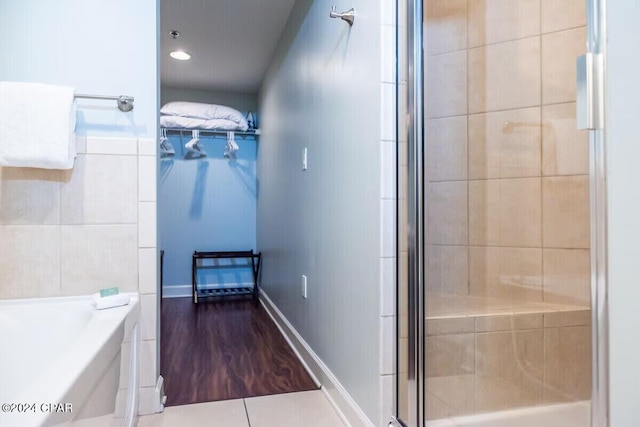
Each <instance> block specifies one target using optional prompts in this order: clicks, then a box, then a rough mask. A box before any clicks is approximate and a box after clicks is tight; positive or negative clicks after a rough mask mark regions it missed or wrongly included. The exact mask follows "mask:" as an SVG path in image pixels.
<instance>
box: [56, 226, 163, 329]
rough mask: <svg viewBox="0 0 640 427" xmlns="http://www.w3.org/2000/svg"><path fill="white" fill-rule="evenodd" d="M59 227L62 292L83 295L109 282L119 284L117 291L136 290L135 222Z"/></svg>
mask: <svg viewBox="0 0 640 427" xmlns="http://www.w3.org/2000/svg"><path fill="white" fill-rule="evenodd" d="M61 228H62V231H61V236H62V242H61V253H62V260H61V294H62V295H86V294H91V293H95V292H98V291H99V290H100V289H102V288H109V287H112V286H117V287H119V288H120V291H121V292H135V291H137V290H138V245H137V227H136V226H135V225H89V226H74V225H69V226H62V227H61ZM153 338H154V337H149V338H146V339H153Z"/></svg>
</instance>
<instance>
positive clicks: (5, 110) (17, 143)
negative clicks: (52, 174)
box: [0, 82, 76, 169]
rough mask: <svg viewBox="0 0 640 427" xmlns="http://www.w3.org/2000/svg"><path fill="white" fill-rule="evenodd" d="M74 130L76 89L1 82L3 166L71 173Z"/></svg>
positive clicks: (0, 148) (0, 155) (0, 154)
mask: <svg viewBox="0 0 640 427" xmlns="http://www.w3.org/2000/svg"><path fill="white" fill-rule="evenodd" d="M75 127H76V105H75V102H74V89H73V88H71V87H66V86H54V85H46V84H41V83H21V82H0V166H18V167H31V168H42V169H71V168H72V167H73V160H74V159H75V157H76V141H75V139H76V138H75Z"/></svg>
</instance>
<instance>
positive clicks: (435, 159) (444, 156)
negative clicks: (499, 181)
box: [426, 116, 467, 181]
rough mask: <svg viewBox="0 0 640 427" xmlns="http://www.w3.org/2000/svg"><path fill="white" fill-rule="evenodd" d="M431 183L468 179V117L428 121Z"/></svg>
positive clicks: (428, 163)
mask: <svg viewBox="0 0 640 427" xmlns="http://www.w3.org/2000/svg"><path fill="white" fill-rule="evenodd" d="M426 127H427V129H426V136H427V138H426V145H427V160H426V162H427V179H428V180H429V181H456V180H462V179H467V117H466V116H458V117H447V118H443V119H431V120H428V121H427V126H426Z"/></svg>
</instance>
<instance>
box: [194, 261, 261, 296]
mask: <svg viewBox="0 0 640 427" xmlns="http://www.w3.org/2000/svg"><path fill="white" fill-rule="evenodd" d="M261 258H262V254H261V253H260V252H258V253H255V252H253V249H252V250H249V251H217V252H199V251H193V256H192V259H191V281H192V284H193V303H194V304H197V303H198V299H199V298H210V297H231V296H242V295H252V296H253V299H254V300H255V301H257V300H258V275H259V273H260V261H261ZM202 259H248V260H249V261H250V264H248V266H249V265H250V266H251V272H252V275H253V286H246V285H242V284H239V285H237V286H225V287H216V288H202V287H200V286H199V285H198V269H199V268H202V266H199V265H198V261H199V260H202Z"/></svg>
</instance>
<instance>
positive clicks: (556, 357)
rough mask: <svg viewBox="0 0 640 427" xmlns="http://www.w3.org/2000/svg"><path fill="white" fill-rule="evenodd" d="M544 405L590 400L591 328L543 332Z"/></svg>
mask: <svg viewBox="0 0 640 427" xmlns="http://www.w3.org/2000/svg"><path fill="white" fill-rule="evenodd" d="M544 383H545V389H544V402H545V403H555V402H567V401H576V400H586V399H589V398H590V397H591V328H590V327H589V326H575V327H566V328H551V329H545V334H544Z"/></svg>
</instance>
